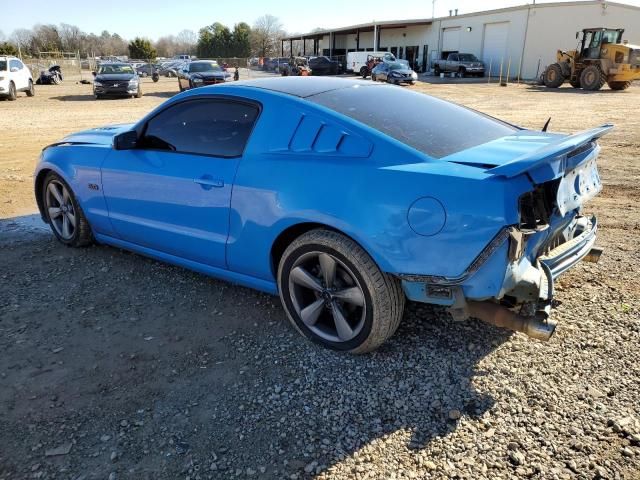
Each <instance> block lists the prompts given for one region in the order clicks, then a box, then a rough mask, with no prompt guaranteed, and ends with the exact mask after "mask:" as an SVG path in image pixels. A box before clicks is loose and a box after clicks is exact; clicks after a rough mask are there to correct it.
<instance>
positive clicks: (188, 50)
mask: <svg viewBox="0 0 640 480" xmlns="http://www.w3.org/2000/svg"><path fill="white" fill-rule="evenodd" d="M197 44H198V35H197V34H196V32H194V31H193V30H182V31H181V32H180V33H178V35H177V36H176V48H177V49H178V50H179V52H176V53H183V54H193V53H195V51H196V45H197Z"/></svg>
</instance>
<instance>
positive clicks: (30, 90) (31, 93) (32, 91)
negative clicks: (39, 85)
mask: <svg viewBox="0 0 640 480" xmlns="http://www.w3.org/2000/svg"><path fill="white" fill-rule="evenodd" d="M26 93H27V97H33V96H34V95H35V94H36V90H35V88H34V87H33V80H29V88H28V89H27V91H26Z"/></svg>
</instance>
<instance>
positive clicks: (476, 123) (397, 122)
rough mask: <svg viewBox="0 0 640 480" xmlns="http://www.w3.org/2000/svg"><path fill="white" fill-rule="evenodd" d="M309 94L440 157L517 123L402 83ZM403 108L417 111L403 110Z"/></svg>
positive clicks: (504, 132) (503, 132)
mask: <svg viewBox="0 0 640 480" xmlns="http://www.w3.org/2000/svg"><path fill="white" fill-rule="evenodd" d="M307 100H309V101H311V102H314V103H318V104H320V105H323V106H325V107H327V108H330V109H332V110H335V111H336V112H338V113H341V114H343V115H346V116H348V117H351V118H353V119H354V120H357V121H359V122H362V123H364V124H365V125H368V126H370V127H372V128H375V129H376V130H379V131H380V132H382V133H384V134H386V135H388V136H390V137H392V138H395V139H396V140H398V141H400V142H402V143H404V144H405V145H408V146H410V147H413V148H415V149H416V150H418V151H420V152H422V153H425V154H427V155H429V156H430V157H432V158H441V157H446V156H448V155H452V154H454V153H456V152H460V151H462V150H466V149H468V148H471V147H475V146H476V145H481V144H483V143H487V142H490V141H492V140H496V139H498V138H501V137H505V136H507V135H511V134H513V133H514V132H515V131H517V128H516V127H514V126H511V125H508V124H506V123H503V122H501V121H499V120H496V119H494V118H491V117H488V116H486V115H483V114H481V113H478V112H475V111H473V110H470V109H468V108H465V107H462V106H460V105H456V104H454V103H450V102H447V101H444V100H440V99H437V98H434V97H430V96H428V95H425V94H422V93H417V92H412V91H410V90H407V89H404V88H396V87H388V86H382V85H378V86H367V87H362V86H354V87H350V88H341V89H337V90H329V91H327V92H323V93H320V94H317V95H312V96H310V97H307ZM406 112H419V114H417V115H407V113H406Z"/></svg>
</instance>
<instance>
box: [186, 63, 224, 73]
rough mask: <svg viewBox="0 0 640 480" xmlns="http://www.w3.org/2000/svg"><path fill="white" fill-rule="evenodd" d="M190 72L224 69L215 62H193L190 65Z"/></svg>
mask: <svg viewBox="0 0 640 480" xmlns="http://www.w3.org/2000/svg"><path fill="white" fill-rule="evenodd" d="M189 71H190V72H221V71H222V69H221V68H220V67H219V66H218V65H217V64H216V63H213V62H203V63H200V62H198V63H192V64H191V65H190V66H189Z"/></svg>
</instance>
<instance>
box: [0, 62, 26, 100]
mask: <svg viewBox="0 0 640 480" xmlns="http://www.w3.org/2000/svg"><path fill="white" fill-rule="evenodd" d="M18 92H26V93H27V96H29V97H33V95H34V94H35V91H34V89H33V78H32V77H31V72H30V71H29V69H28V68H27V67H26V66H25V64H24V63H22V62H21V61H20V59H19V58H16V57H9V56H0V97H8V98H9V100H15V99H16V97H17V95H18Z"/></svg>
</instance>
